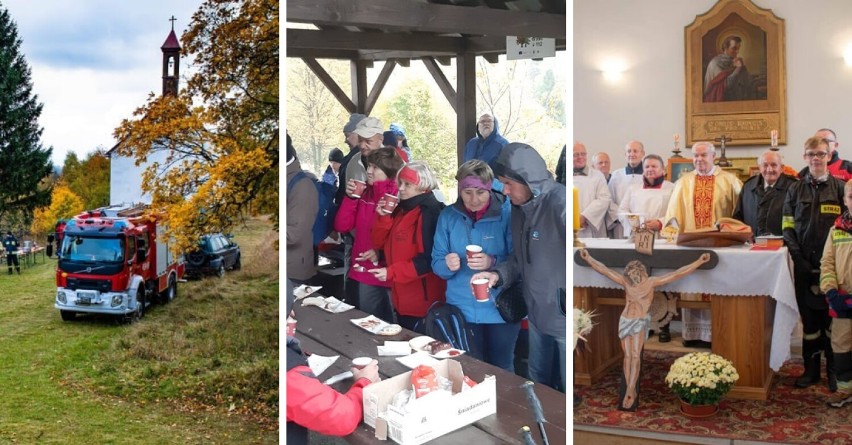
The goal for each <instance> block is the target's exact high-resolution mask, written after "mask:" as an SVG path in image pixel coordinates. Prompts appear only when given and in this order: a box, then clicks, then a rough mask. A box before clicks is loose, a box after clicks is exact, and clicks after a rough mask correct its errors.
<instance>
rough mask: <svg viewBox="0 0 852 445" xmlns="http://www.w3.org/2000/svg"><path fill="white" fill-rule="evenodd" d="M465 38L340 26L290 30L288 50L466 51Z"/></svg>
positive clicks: (288, 33) (288, 31) (288, 32)
mask: <svg viewBox="0 0 852 445" xmlns="http://www.w3.org/2000/svg"><path fill="white" fill-rule="evenodd" d="M464 45H465V42H464V38H462V37H439V36H428V35H423V34H410V35H409V34H403V33H381V32H351V31H345V30H339V29H333V30H309V29H288V30H287V50H288V51H289V50H290V49H297V48H298V49H322V50H391V51H394V50H395V51H408V50H410V49H412V48H417V50H418V51H422V52H438V53H452V54H455V53H459V52H462V51H463V50H464Z"/></svg>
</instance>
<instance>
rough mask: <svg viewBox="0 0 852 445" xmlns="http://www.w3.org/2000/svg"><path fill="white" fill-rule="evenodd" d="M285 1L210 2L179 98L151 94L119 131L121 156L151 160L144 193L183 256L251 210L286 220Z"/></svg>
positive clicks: (198, 21) (198, 16)
mask: <svg viewBox="0 0 852 445" xmlns="http://www.w3.org/2000/svg"><path fill="white" fill-rule="evenodd" d="M278 20H279V10H278V1H277V0H244V1H225V0H207V1H205V2H204V3H203V4H202V5H201V6H200V7H199V9H198V11H196V12H195V14H194V15H193V17H192V21H191V23H190V25H189V28H188V29H187V31H186V32H185V33H184V34H183V36H182V37H181V44H182V47H183V49H184V51H183V56H182V57H186V56H192V58H193V74H192V75H191V77H190V78H189V79H188V82H187V86H186V88H183V89H181V90H180V91H179V93H178V94H177V96H173V95H166V96H154V95H153V94H152V95H151V96H149V98H148V101H147V102H146V103H145V105H143V106H141V107H139V108H138V109H136V111H134V113H133V117H132V118H130V119H125V120H123V121H122V122H121V125H120V126H119V127H118V128H116V130H115V133H114V134H115V137H116V138H117V139H118V140H119V141H120V142H119V147H118V149H117V150H118V153H119V154H121V155H122V156H133V157H135V159H136V160H137V163H144V162H147V159H148V156H150V155H152V154H154V153H156V152H165V153H166V158H165V161H164V164H163V165H161V164H159V163H152V164H151V165H150V166H149V167H148V168H147V170H146V171H145V173H144V174H143V177H142V179H143V181H142V189H143V191H144V192H145V193H148V194H149V195H150V196H151V197H152V206H151V207H152V211H154V212H158V213H162V214H163V215H165V218H166V219H167V221H168V225H169V229H170V231H171V233H172V235H174V236H175V240H176V248H177V249H178V250H185V249H186V248H188V247H190V246H192V245H193V244H194V242H195V241H196V240H197V239H198V237H199V236H200V235H201V234H203V233H207V232H220V231H221V232H227V231H229V229H230V228H231V227H232V226H233V225H235V224H238V223H239V222H240V221H242V219H243V218H245V217H246V216H247V215H248V214H251V213H261V214H271V215H272V217H273V218H274V219H276V222H277V214H278V168H279V160H278V158H279V156H278V134H279V115H278V85H279V83H278V82H279V80H278V78H279V71H278V66H279V57H280V56H279V52H280V49H279V34H278V23H279V22H278Z"/></svg>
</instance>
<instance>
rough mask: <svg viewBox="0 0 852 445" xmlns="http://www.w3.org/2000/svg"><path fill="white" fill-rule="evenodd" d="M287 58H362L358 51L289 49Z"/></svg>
mask: <svg viewBox="0 0 852 445" xmlns="http://www.w3.org/2000/svg"><path fill="white" fill-rule="evenodd" d="M285 52H286V56H287V57H295V58H298V59H304V58H306V57H307V58H310V59H343V60H355V59H359V58H361V56H360V55H359V54H358V51H342V50H336V49H304V48H287V49H286V50H285Z"/></svg>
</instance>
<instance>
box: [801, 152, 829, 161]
mask: <svg viewBox="0 0 852 445" xmlns="http://www.w3.org/2000/svg"><path fill="white" fill-rule="evenodd" d="M826 156H828V152H827V151H808V152H805V157H806V158H817V159H822V158H824V157H826Z"/></svg>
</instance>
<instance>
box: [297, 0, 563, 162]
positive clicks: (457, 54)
mask: <svg viewBox="0 0 852 445" xmlns="http://www.w3.org/2000/svg"><path fill="white" fill-rule="evenodd" d="M286 5H287V6H286V11H287V12H286V14H287V30H286V36H285V41H286V55H287V57H297V58H301V59H302V60H303V61H304V62H305V63H306V64H307V66H308V67H309V68H310V69H311V70H312V71H313V72H314V74H315V75H316V76H317V77H318V78H319V79H320V80H321V81H322V82H323V84H324V85H325V86H326V88H328V89H329V91H331V93H332V94H333V95H334V96H335V98H336V99H337V100H338V102H340V104H341V105H342V106H343V107H344V108H345V109H346V110H347V111H348V112H350V113H356V112H358V113H364V114H370V111H371V110H372V108H373V106H374V105H375V103H376V100H377V99H378V96H379V94H380V93H381V91H382V89H383V88H384V85H385V83H386V82H387V80H388V78H389V77H390V75H391V73H392V72H393V69H394V67H395V66H396V65H402V66H409V64H410V61H411V60H412V59H415V60H420V61H422V62H423V63H424V64H425V66H426V68H427V69H428V70H429V73H430V74H431V75H432V77H433V79H434V80H435V82H436V83H437V85H438V87H439V88H440V89H441V91H442V92H443V94H444V96H445V97H446V99H447V100H448V101H449V102H450V104H451V105H452V107H453V109H454V110H455V111H456V116H457V119H456V126H457V129H458V134H457V138H456V140H457V142H458V157H459V159H460V158H461V153H462V150H463V148H464V143H465V142H466V141H467V139H468V138H469V137H470V135H467V134H465V133H464V132H465V129H470V128H473V127H474V124H475V121H476V116H475V113H476V66H475V60H476V56H482V57H484V58H485V59H486V60H488V61H489V62H491V63H496V62H497V57H498V56H499V55H500V54H505V53H506V37H507V36H517V37H547V38H555V39H556V49H557V50H564V49H565V44H566V43H565V37H566V12H565V11H566V1H565V0H287V4H286ZM306 28H309V29H306ZM452 58H455V59H456V74H457V76H456V78H457V80H456V85H452V84H450V82H449V81H448V80H447V78H446V76H445V75H444V74H443V72H442V70H441V68H440V67H439V66H438V65H439V64H440V65H445V66H448V65H450V61H451V59H452ZM316 59H343V60H349V61H350V62H351V64H350V66H351V78H352V93H351V95H350V94H347V93H345V92H344V91H343V90H342V89H341V88H340V87H339V86H338V85H337V83H336V82H335V81H334V79H332V77H331V76H330V75H329V74H328V73H327V72H326V71H325V70H324V69H323V68H322V66H321V65H320V64H319V63H318V62H317V61H316ZM373 61H386V62H387V63H385V65H384V67H383V68H382V71H381V73H380V74H379V76H378V79H377V80H376V82H375V84H374V85H373V86H372V88H370V89H369V90H368V88H367V75H366V72H367V68H369V67H371V66H372V63H373Z"/></svg>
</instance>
